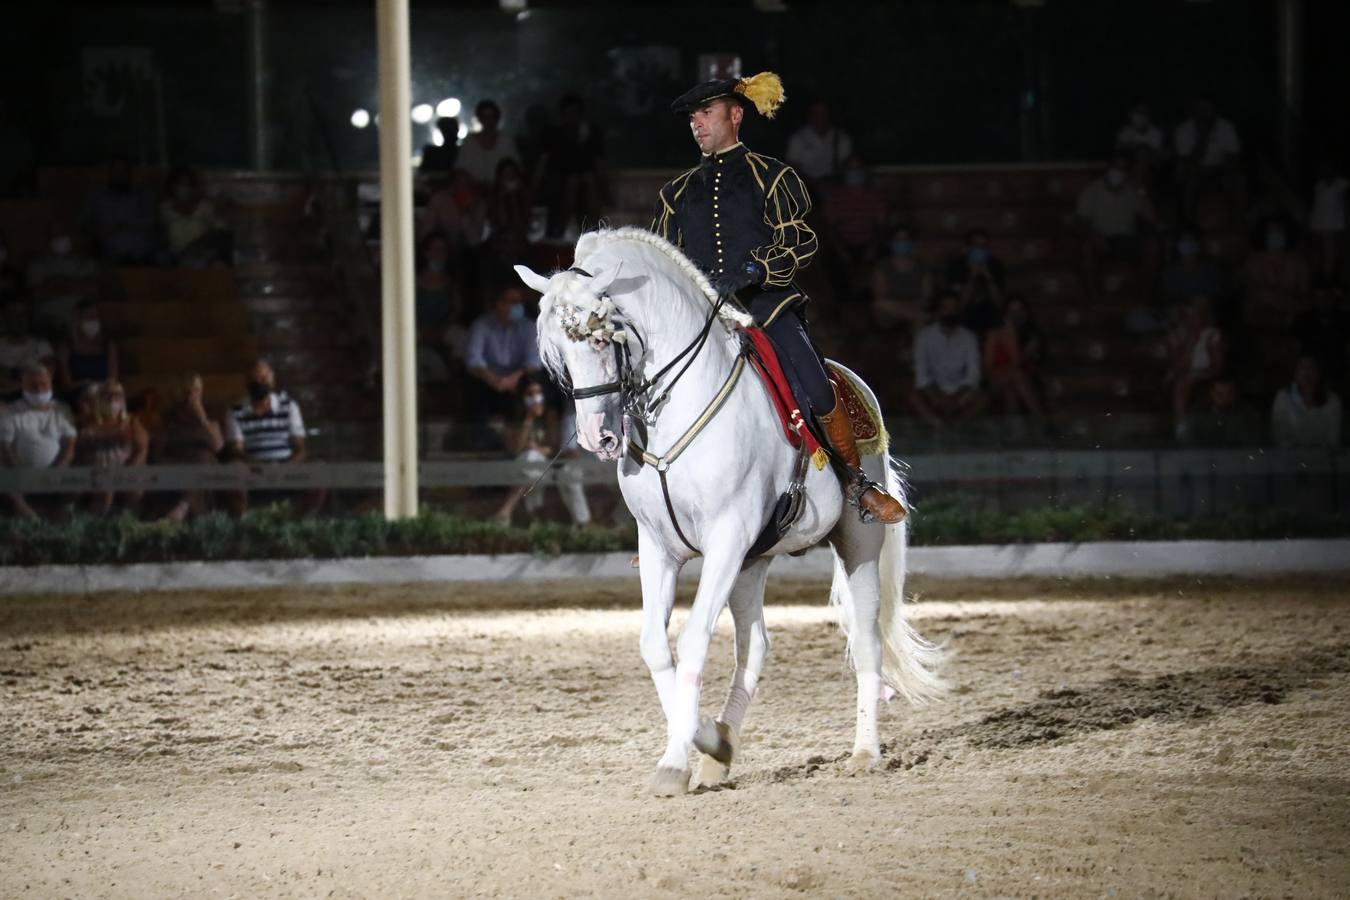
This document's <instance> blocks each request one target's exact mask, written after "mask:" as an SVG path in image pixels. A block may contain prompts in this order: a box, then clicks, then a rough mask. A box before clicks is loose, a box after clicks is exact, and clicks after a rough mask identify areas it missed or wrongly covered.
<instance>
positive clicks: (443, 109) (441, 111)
mask: <svg viewBox="0 0 1350 900" xmlns="http://www.w3.org/2000/svg"><path fill="white" fill-rule="evenodd" d="M463 108H464V104H462V103H460V102H459V98H458V97H446V98H445V99H444V100H442V101H441V102H440V103H437V104H436V116H437V118H441V119H449V118H453V117H454V116H457V115H459V111H460V110H461V109H463Z"/></svg>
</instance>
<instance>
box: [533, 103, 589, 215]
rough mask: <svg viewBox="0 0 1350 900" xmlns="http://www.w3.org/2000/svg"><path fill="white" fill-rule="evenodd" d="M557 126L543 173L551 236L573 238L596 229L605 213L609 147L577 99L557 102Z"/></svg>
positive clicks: (551, 133)
mask: <svg viewBox="0 0 1350 900" xmlns="http://www.w3.org/2000/svg"><path fill="white" fill-rule="evenodd" d="M558 112H559V122H558V124H557V125H556V126H555V127H553V128H552V129H550V130H549V133H548V137H547V138H546V139H545V142H544V152H543V156H542V157H541V158H540V160H539V163H538V165H539V167H540V173H541V177H540V179H537V180H541V182H542V186H543V188H544V190H543V191H542V193H543V195H544V196H545V197H547V198H548V236H549V237H550V238H555V239H556V238H564V237H569V238H570V237H574V236H575V235H578V234H580V233H581V232H582V231H585V230H586V229H588V228H594V227H595V225H596V224H597V223H598V222H599V221H600V216H601V213H602V209H601V196H602V194H603V193H604V187H605V186H604V157H605V145H604V140H603V135H602V134H601V132H600V129H599V128H597V127H596V126H595V124H594V123H593V122H591V121H590V120H589V119H588V118H587V117H586V106H585V104H584V103H583V102H582V100H581V98H580V97H578V96H577V95H576V94H568V95H567V96H565V97H563V98H562V100H560V101H559V102H558Z"/></svg>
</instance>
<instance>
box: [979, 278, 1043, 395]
mask: <svg viewBox="0 0 1350 900" xmlns="http://www.w3.org/2000/svg"><path fill="white" fill-rule="evenodd" d="M1040 363H1041V333H1040V329H1038V328H1037V327H1036V324H1035V322H1033V321H1032V320H1031V309H1030V307H1028V306H1027V302H1026V300H1024V299H1022V298H1021V297H1019V296H1017V295H1013V296H1012V297H1009V298H1008V304H1007V306H1006V307H1004V310H1003V322H1002V323H1001V324H1000V325H999V327H997V328H995V329H993V330H991V331H990V332H989V333H988V334H987V335H985V337H984V377H985V380H986V381H987V382H988V383H989V390H990V393H992V394H993V396H994V398H995V399H996V400H998V402H999V406H1000V408H1001V411H1002V413H1003V414H1004V415H1005V416H1014V415H1020V414H1022V413H1030V414H1031V415H1033V416H1041V415H1045V405H1044V403H1042V402H1041V390H1040V384H1039V382H1040Z"/></svg>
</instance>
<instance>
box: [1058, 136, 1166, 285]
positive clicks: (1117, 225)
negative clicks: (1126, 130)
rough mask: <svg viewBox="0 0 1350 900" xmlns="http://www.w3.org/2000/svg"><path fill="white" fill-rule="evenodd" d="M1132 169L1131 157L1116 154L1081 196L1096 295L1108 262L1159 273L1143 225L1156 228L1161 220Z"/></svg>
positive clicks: (1079, 209)
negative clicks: (1135, 265)
mask: <svg viewBox="0 0 1350 900" xmlns="http://www.w3.org/2000/svg"><path fill="white" fill-rule="evenodd" d="M1131 169H1132V166H1131V163H1130V159H1129V157H1127V156H1124V155H1120V154H1117V155H1116V156H1114V157H1112V159H1111V162H1110V164H1109V165H1108V166H1107V169H1106V172H1105V173H1104V174H1103V175H1102V176H1101V177H1100V178H1097V179H1096V180H1094V181H1093V182H1092V183H1091V184H1089V185H1088V186H1087V187H1085V188H1084V189H1083V192H1082V193H1081V194H1079V195H1078V207H1077V217H1078V221H1079V223H1080V224H1081V225H1082V227H1083V228H1084V230H1085V231H1086V237H1085V238H1084V240H1083V267H1084V269H1085V270H1086V272H1087V276H1088V284H1089V285H1090V286H1091V289H1092V290H1093V291H1097V290H1098V289H1099V288H1100V287H1101V265H1102V263H1103V262H1105V261H1108V260H1124V261H1128V262H1143V264H1144V269H1145V271H1146V272H1148V273H1150V276H1151V275H1152V274H1154V273H1156V272H1157V261H1156V260H1157V251H1156V249H1155V248H1154V244H1153V242H1152V240H1150V239H1149V238H1148V236H1147V234H1145V232H1144V229H1143V228H1141V225H1146V226H1149V227H1152V228H1157V227H1158V218H1157V216H1156V215H1155V214H1154V212H1153V204H1152V203H1151V202H1149V199H1148V194H1147V192H1145V190H1144V188H1143V186H1142V185H1140V184H1139V183H1138V182H1136V181H1135V180H1134V176H1133V175H1132V174H1131Z"/></svg>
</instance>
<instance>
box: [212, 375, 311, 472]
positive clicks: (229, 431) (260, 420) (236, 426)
mask: <svg viewBox="0 0 1350 900" xmlns="http://www.w3.org/2000/svg"><path fill="white" fill-rule="evenodd" d="M267 399H268V404H267V410H266V411H265V412H258V411H257V410H256V409H254V408H253V404H252V403H250V402H247V401H245V402H244V403H239V404H236V405H235V406H234V407H232V408H231V409H230V411H229V413H228V414H227V415H226V417H225V439H226V440H227V441H229V442H230V443H236V444H243V445H244V453H245V454H247V455H248V456H249V457H250V458H251V459H259V460H264V461H272V462H281V461H284V460H287V459H290V458H291V455H292V454H293V453H294V452H295V451H294V449H293V448H292V447H291V438H292V437H299V438H303V437H304V436H305V422H304V419H302V418H301V417H300V404H299V403H296V402H295V401H294V400H292V399H291V398H290V396H289V395H287V393H286V392H285V391H276V392H274V393H271V394H268V395H267Z"/></svg>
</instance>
